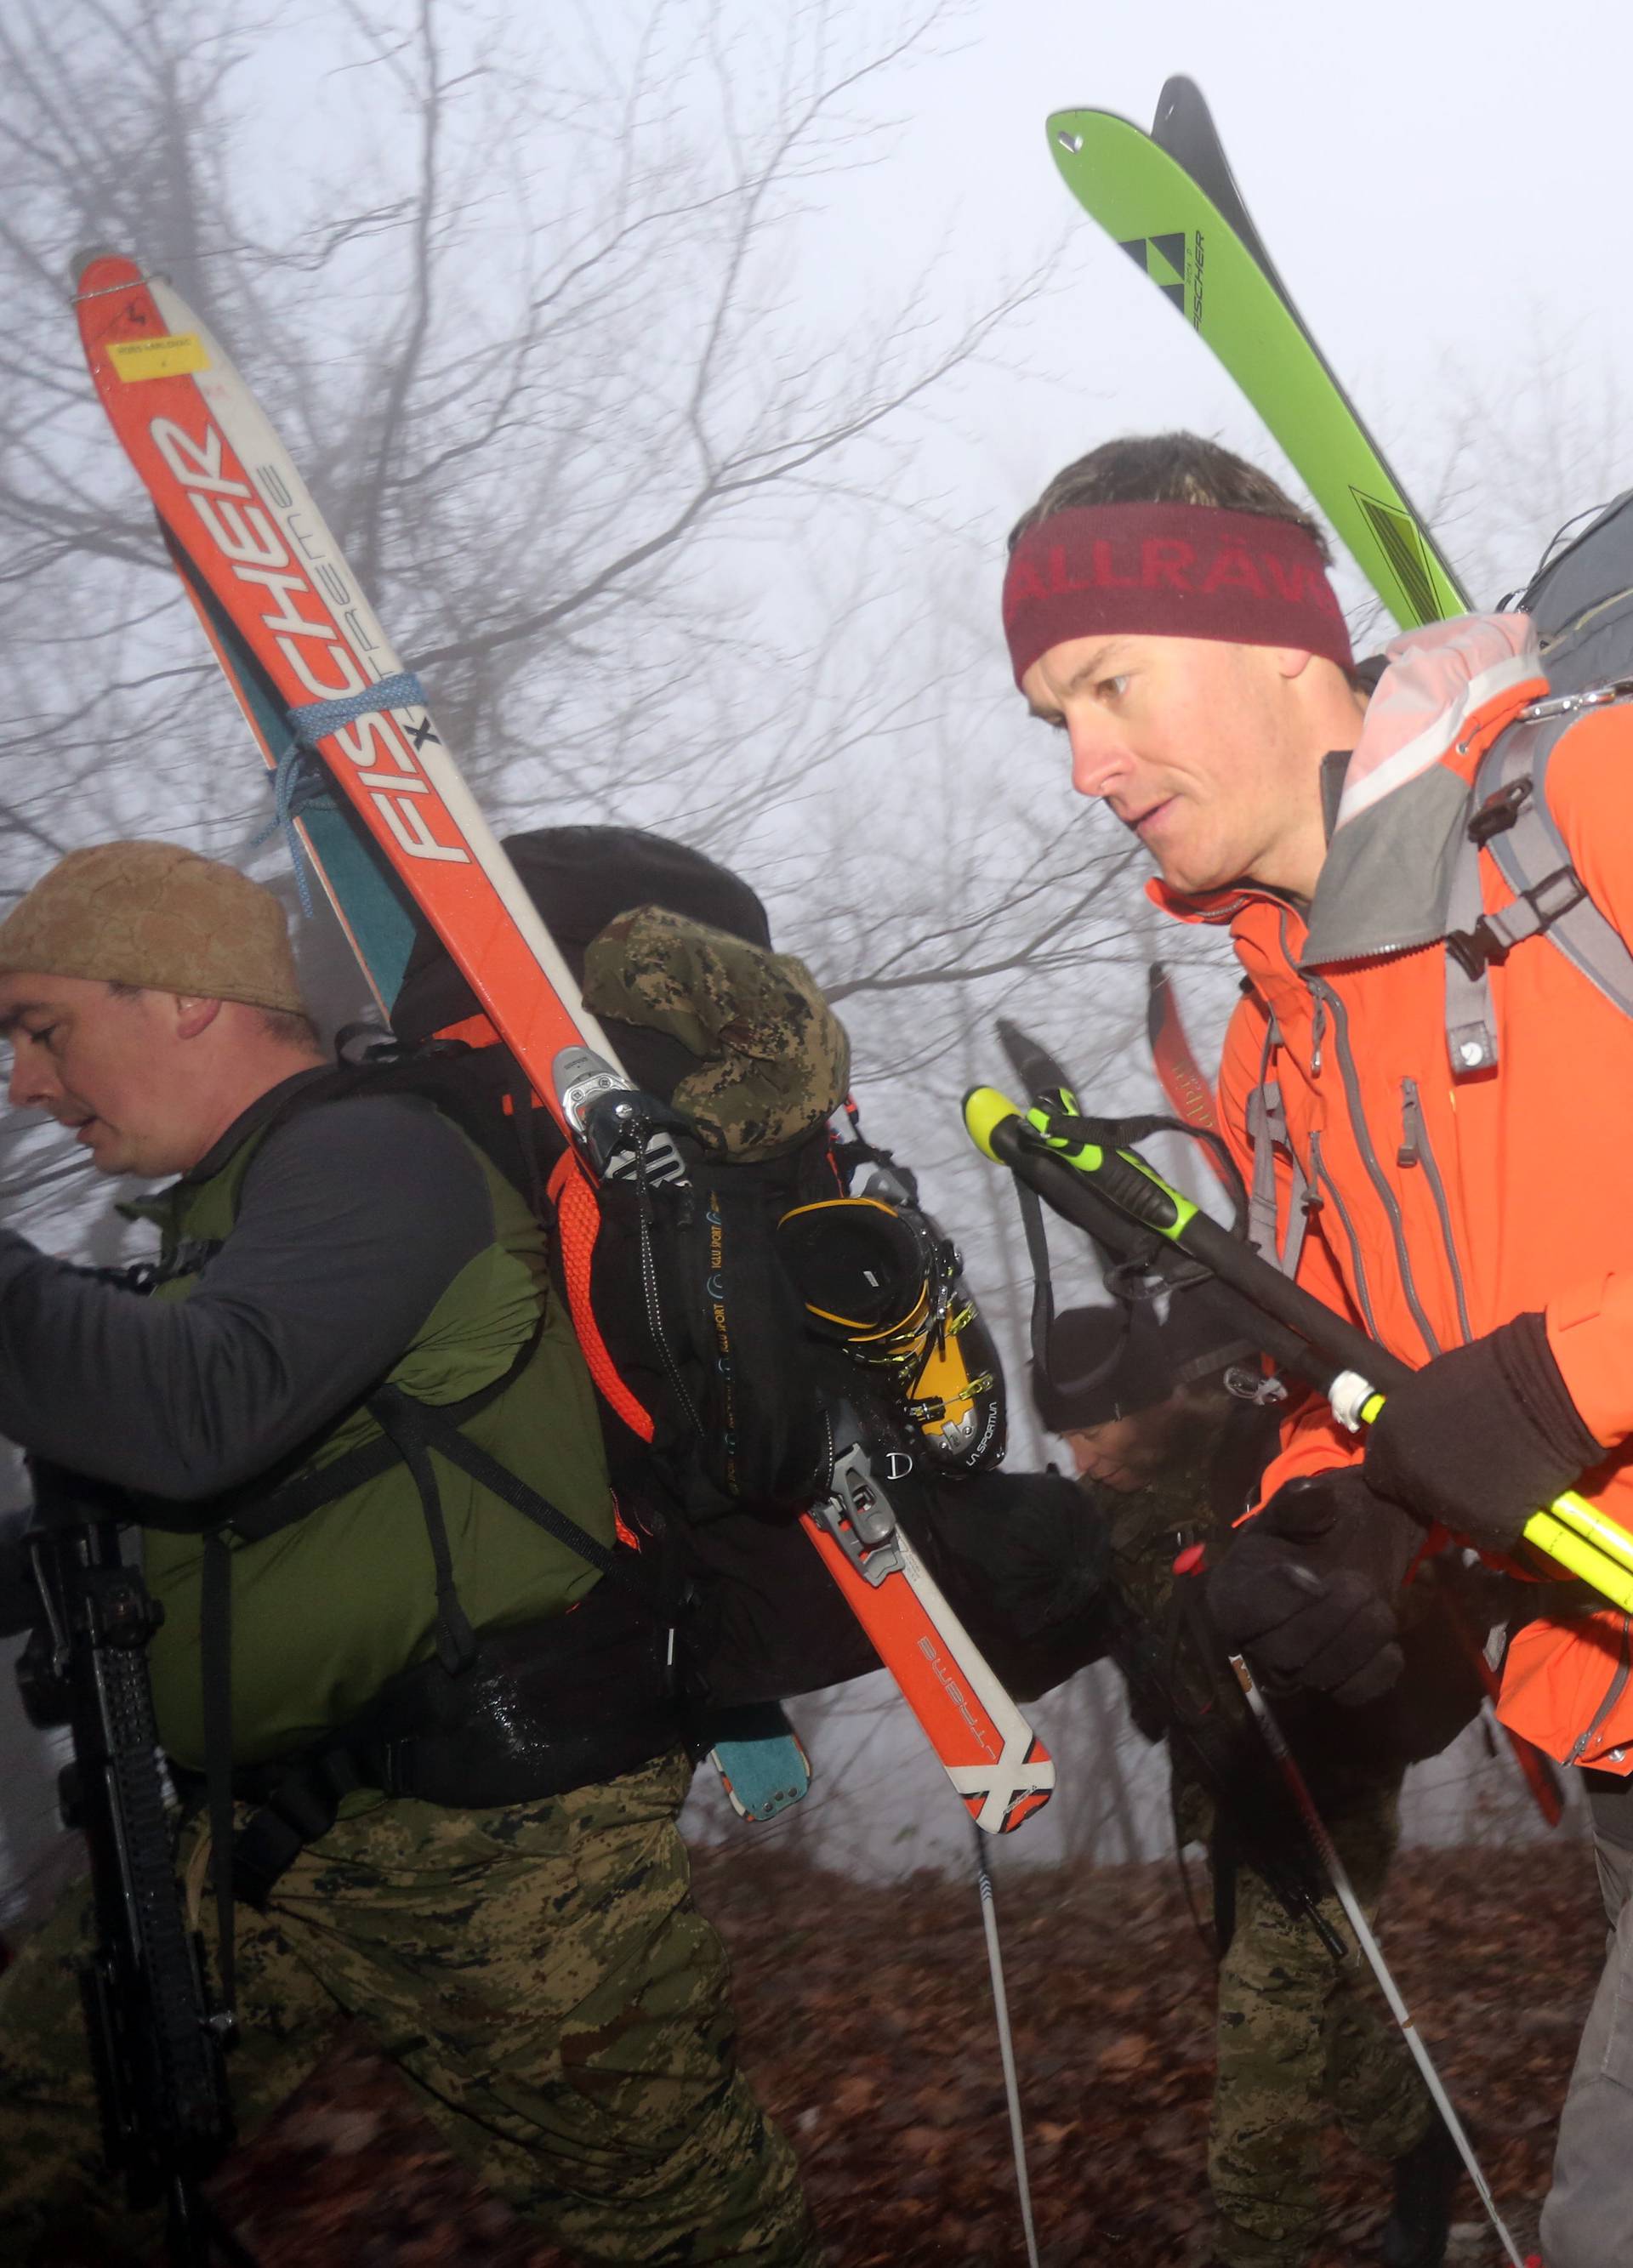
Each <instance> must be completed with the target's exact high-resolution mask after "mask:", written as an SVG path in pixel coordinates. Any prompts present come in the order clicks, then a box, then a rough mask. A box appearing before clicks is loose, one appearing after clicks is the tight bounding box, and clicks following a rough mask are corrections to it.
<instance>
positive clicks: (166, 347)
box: [107, 331, 210, 379]
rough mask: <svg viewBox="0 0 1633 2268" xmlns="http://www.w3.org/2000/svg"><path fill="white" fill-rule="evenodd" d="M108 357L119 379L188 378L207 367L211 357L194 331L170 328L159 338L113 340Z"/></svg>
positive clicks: (109, 345) (110, 343)
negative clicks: (170, 329)
mask: <svg viewBox="0 0 1633 2268" xmlns="http://www.w3.org/2000/svg"><path fill="white" fill-rule="evenodd" d="M107 352H108V358H109V360H110V361H111V362H112V364H113V365H114V368H115V370H116V371H117V372H119V375H120V376H121V378H122V379H138V378H187V377H188V376H189V375H190V374H191V373H192V372H194V371H196V370H208V369H209V367H210V357H209V356H208V355H207V354H206V353H205V351H204V342H203V339H201V338H200V337H199V335H198V334H197V332H196V331H170V332H167V333H166V335H165V336H164V337H163V338H159V339H115V340H112V341H110V342H109V344H108V350H107Z"/></svg>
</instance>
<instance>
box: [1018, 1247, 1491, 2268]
mask: <svg viewBox="0 0 1633 2268" xmlns="http://www.w3.org/2000/svg"><path fill="white" fill-rule="evenodd" d="M1046 1352H1047V1359H1046V1364H1043V1365H1039V1364H1038V1363H1034V1365H1033V1367H1032V1395H1033V1401H1034V1403H1035V1405H1036V1408H1037V1410H1038V1417H1039V1418H1040V1419H1041V1421H1042V1422H1043V1424H1044V1425H1046V1426H1047V1427H1048V1428H1049V1430H1050V1431H1051V1432H1053V1433H1056V1434H1058V1435H1059V1436H1060V1440H1062V1441H1063V1442H1064V1443H1065V1444H1066V1447H1067V1449H1068V1452H1069V1453H1070V1455H1071V1458H1072V1462H1073V1464H1074V1466H1075V1469H1076V1470H1077V1473H1078V1474H1079V1476H1081V1479H1082V1483H1083V1487H1084V1488H1085V1490H1087V1491H1089V1492H1090V1494H1091V1495H1093V1496H1094V1497H1095V1498H1096V1499H1097V1501H1098V1502H1099V1503H1100V1505H1101V1506H1102V1507H1103V1508H1104V1513H1105V1520H1106V1522H1107V1526H1108V1528H1109V1532H1110V1537H1111V1575H1110V1579H1109V1589H1110V1591H1111V1593H1112V1594H1113V1596H1115V1597H1116V1598H1117V1599H1118V1601H1119V1602H1120V1605H1121V1609H1122V1610H1121V1612H1120V1614H1119V1616H1118V1617H1117V1622H1116V1631H1117V1635H1116V1638H1114V1639H1113V1642H1112V1648H1111V1652H1112V1659H1113V1660H1114V1661H1117V1663H1118V1665H1119V1668H1121V1669H1122V1671H1123V1673H1124V1676H1125V1681H1126V1683H1127V1688H1128V1697H1129V1705H1130V1712H1131V1714H1132V1716H1133V1718H1134V1722H1135V1724H1136V1726H1137V1727H1138V1728H1139V1729H1140V1731H1142V1733H1143V1734H1145V1735H1146V1737H1147V1738H1148V1739H1165V1740H1166V1741H1167V1742H1168V1748H1169V1757H1170V1767H1171V1789H1172V1800H1173V1811H1174V1823H1175V1836H1176V1840H1177V1842H1178V1844H1179V1846H1180V1848H1181V1850H1182V1851H1183V1848H1184V1846H1185V1845H1187V1844H1201V1845H1204V1846H1205V1848H1206V1850H1207V1853H1208V1871H1209V1877H1210V1880H1211V1882H1212V1886H1213V1920H1214V1936H1215V1944H1216V1951H1217V1955H1218V1962H1219V1971H1218V1975H1219V1985H1218V1993H1219V1997H1218V2014H1217V2020H1216V2031H1215V2051H1216V2077H1215V2085H1214V2102H1213V2112H1212V2117H1211V2121H1210V2125H1209V2131H1208V2186H1209V2189H1210V2191H1211V2193H1212V2198H1213V2205H1214V2214H1215V2224H1214V2257H1215V2260H1216V2263H1218V2264H1219V2268H1303V2264H1304V2262H1306V2261H1307V2260H1308V2259H1309V2258H1310V2256H1311V2253H1312V2250H1313V2248H1314V2247H1315V2245H1316V2244H1317V2243H1318V2242H1319V2238H1320V2235H1321V2232H1322V2227H1323V2214H1322V2208H1321V2199H1320V2188H1319V2177H1320V2162H1321V2145H1322V2137H1323V2134H1324V2132H1325V2131H1326V2129H1327V2128H1328V2127H1329V2126H1330V2125H1332V2124H1338V2125H1340V2126H1341V2127H1342V2129H1343V2130H1344V2132H1346V2134H1348V2135H1349V2139H1351V2141H1353V2142H1354V2143H1355V2144H1356V2146H1357V2147H1359V2148H1360V2149H1361V2150H1363V2152H1365V2153H1366V2154H1367V2155H1369V2156H1370V2157H1371V2158H1373V2159H1375V2160H1378V2161H1380V2162H1382V2163H1385V2164H1387V2165H1389V2166H1390V2168H1391V2169H1392V2172H1393V2205H1392V2210H1391V2213H1390V2216H1389V2219H1388V2221H1387V2222H1386V2224H1385V2229H1384V2232H1383V2236H1382V2239H1381V2250H1380V2254H1379V2257H1380V2258H1381V2259H1382V2260H1383V2261H1384V2262H1385V2263H1386V2264H1387V2268H1434V2264H1436V2263H1438V2262H1439V2261H1440V2260H1441V2259H1443V2257H1445V2246H1446V2241H1447V2235H1448V2231H1449V2228H1450V2225H1451V2207H1452V2196H1453V2193H1454V2191H1455V2189H1456V2185H1457V2180H1458V2176H1459V2161H1458V2158H1457V2155H1456V2152H1455V2149H1454V2147H1453V2146H1452V2141H1451V2139H1450V2137H1449V2136H1448V2135H1447V2134H1446V2132H1445V2127H1444V2126H1443V2125H1442V2124H1441V2123H1440V2120H1439V2119H1438V2117H1436V2115H1435V2112H1434V2109H1433V2105H1432V2104H1431V2102H1430V2099H1429V2096H1428V2095H1427V2093H1426V2092H1425V2091H1424V2088H1423V2085H1422V2080H1421V2079H1420V2078H1419V2077H1418V2074H1417V2071H1416V2068H1415V2066H1414V2064H1413V2062H1412V2059H1411V2057H1410V2055H1409V2054H1408V2051H1407V2047H1406V2043H1405V2042H1404V2040H1403V2039H1402V2038H1401V2036H1400V2032H1399V2030H1398V2029H1397V2028H1396V2027H1395V2025H1394V2023H1393V2020H1392V2019H1391V2018H1390V2016H1389V2014H1388V2012H1387V2010H1386V2009H1385V2007H1384V2004H1383V2002H1382V2000H1381V1999H1379V1998H1378V1992H1377V1990H1376V1987H1375V1985H1373V1983H1372V1979H1371V1973H1370V1971H1369V1970H1367V1969H1366V1967H1365V1965H1364V1963H1363V1961H1362V1958H1361V1955H1360V1954H1359V1951H1358V1949H1357V1948H1356V1946H1355V1944H1354V1941H1353V1940H1352V1939H1351V1937H1350V1935H1349V1931H1348V1928H1347V1926H1346V1924H1345V1922H1344V1919H1343V1916H1342V1913H1341V1910H1340V1908H1339V1906H1338V1904H1337V1901H1336V1899H1335V1898H1334V1896H1333V1895H1332V1892H1331V1890H1330V1888H1328V1887H1327V1886H1326V1883H1325V1882H1324V1881H1323V1880H1322V1879H1321V1877H1320V1875H1319V1872H1318V1870H1317V1867H1316V1864H1315V1860H1314V1854H1313V1852H1312V1851H1311V1848H1310V1845H1309V1838H1308V1837H1307V1835H1306V1834H1305V1832H1304V1828H1303V1827H1302V1825H1301V1824H1300V1823H1299V1821H1298V1819H1297V1815H1296V1814H1295V1813H1294V1812H1293V1810H1292V1808H1291V1806H1290V1804H1289V1802H1288V1801H1287V1800H1286V1797H1285V1795H1284V1793H1282V1789H1281V1786H1280V1785H1279V1783H1278V1782H1277V1781H1276V1779H1275V1775H1274V1772H1273V1771H1272V1769H1271V1767H1270V1764H1269V1759H1268V1756H1267V1754H1266V1752H1265V1750H1264V1748H1263V1744H1262V1742H1261V1741H1260V1735H1259V1734H1258V1732H1257V1730H1256V1728H1255V1727H1254V1726H1253V1725H1252V1720H1251V1719H1249V1718H1248V1716H1247V1714H1246V1712H1245V1707H1244V1705H1243V1703H1242V1697H1241V1694H1240V1691H1239V1690H1238V1686H1237V1684H1236V1681H1235V1678H1234V1677H1233V1676H1232V1675H1231V1673H1230V1669H1229V1668H1228V1667H1227V1665H1226V1661H1225V1657H1224V1652H1223V1647H1222V1646H1220V1645H1219V1644H1218V1642H1217V1639H1216V1637H1215V1635H1214V1634H1213V1632H1212V1631H1211V1629H1210V1628H1209V1626H1208V1621H1207V1615H1206V1609H1205V1608H1204V1607H1203V1605H1202V1602H1201V1596H1200V1592H1201V1585H1202V1580H1203V1577H1202V1570H1203V1567H1204V1565H1205V1564H1206V1562H1207V1561H1208V1560H1218V1559H1220V1558H1221V1557H1223V1555H1224V1554H1225V1552H1226V1551H1227V1550H1229V1548H1230V1538H1231V1534H1232V1522H1233V1521H1236V1520H1237V1519H1238V1518H1239V1517H1240V1516H1241V1514H1242V1513H1245V1511H1246V1509H1247V1506H1249V1504H1250V1503H1251V1502H1252V1498H1253V1493H1254V1490H1255V1488H1256V1486H1257V1483H1258V1479H1259V1475H1260V1471H1261V1470H1262V1469H1263V1467H1264V1465H1265V1463H1266V1462H1267V1459H1268V1458H1269V1457H1270V1455H1272V1454H1274V1451H1275V1445H1276V1436H1277V1423H1276V1421H1277V1415H1278V1410H1277V1405H1276V1404H1275V1403H1273V1402H1264V1401H1259V1400H1253V1399H1244V1398H1243V1395H1244V1394H1245V1395H1252V1394H1254V1392H1255V1390H1256V1384H1255V1382H1256V1381H1257V1380H1258V1378H1259V1373H1258V1372H1257V1370H1256V1369H1253V1370H1251V1371H1250V1370H1249V1369H1247V1368H1246V1367H1245V1366H1246V1365H1247V1364H1248V1363H1249V1362H1250V1361H1251V1360H1252V1355H1253V1350H1252V1346H1251V1345H1250V1344H1249V1343H1248V1342H1247V1341H1246V1340H1245V1338H1244V1337H1243V1336H1242V1334H1241V1331H1240V1329H1239V1327H1238V1325H1237V1323H1236V1322H1235V1321H1234V1319H1233V1317H1232V1316H1231V1315H1230V1313H1229V1312H1228V1311H1227V1310H1225V1309H1224V1308H1223V1306H1222V1304H1221V1303H1220V1302H1219V1300H1218V1299H1217V1297H1216V1294H1215V1293H1214V1292H1213V1291H1212V1290H1211V1289H1210V1288H1209V1287H1208V1286H1206V1285H1195V1286H1186V1287H1182V1288H1177V1289H1174V1290H1172V1291H1171V1292H1166V1293H1164V1294H1159V1296H1158V1298H1157V1299H1142V1300H1136V1301H1134V1303H1133V1304H1132V1306H1126V1305H1125V1304H1124V1303H1122V1302H1120V1301H1114V1302H1110V1303H1107V1304H1105V1305H1103V1306H1099V1307H1075V1308H1069V1309H1068V1310H1067V1311H1066V1312H1064V1313H1063V1314H1060V1315H1059V1316H1057V1317H1056V1318H1055V1321H1054V1324H1053V1329H1052V1330H1051V1332H1050V1335H1049V1338H1048V1343H1047V1350H1046ZM1232 1385H1234V1386H1236V1387H1237V1388H1238V1389H1239V1390H1238V1392H1237V1393H1232V1391H1231V1390H1230V1389H1231V1387H1232ZM1176 1563H1178V1564H1176ZM1464 1700H1465V1701H1466V1702H1468V1703H1472V1705H1473V1706H1474V1707H1477V1706H1478V1697H1477V1694H1476V1693H1475V1691H1474V1689H1473V1686H1472V1683H1470V1684H1469V1686H1468V1687H1467V1690H1466V1692H1465V1695H1464ZM1283 1713H1284V1718H1285V1729H1286V1730H1287V1731H1288V1733H1289V1738H1290V1739H1291V1740H1292V1741H1293V1742H1294V1745H1295V1747H1296V1749H1297V1755H1298V1757H1299V1761H1300V1764H1301V1766H1302V1768H1303V1770H1304V1774H1305V1777H1306V1778H1307V1779H1308V1780H1309V1782H1310V1784H1311V1786H1312V1790H1313V1792H1314V1793H1315V1797H1316V1800H1317V1802H1318V1804H1319V1806H1320V1808H1321V1810H1322V1814H1323V1816H1324V1817H1325V1818H1326V1823H1327V1825H1328V1827H1329V1828H1330V1830H1332V1833H1333V1837H1334V1841H1335V1843H1336V1844H1337V1846H1338V1849H1339V1852H1340V1853H1341V1856H1342V1858H1343V1860H1344V1863H1345V1865H1346V1866H1347V1867H1349V1873H1350V1876H1351V1879H1352V1880H1353V1881H1354V1882H1355V1885H1356V1891H1357V1894H1358V1895H1359V1896H1360V1897H1361V1900H1362V1902H1363V1906H1364V1907H1365V1908H1366V1910H1367V1911H1368V1913H1369V1915H1370V1914H1371V1913H1373V1912H1375V1911H1376V1910H1377V1907H1378V1901H1379V1899H1380V1897H1381V1896H1382V1893H1383V1889H1384V1885H1385V1879H1386V1877H1387V1874H1388V1872H1389V1867H1390V1863H1391V1860H1392V1859H1393V1856H1394V1852H1395V1848H1396V1845H1397V1842H1398V1840H1399V1836H1400V1784H1401V1780H1402V1778H1403V1777H1404V1774H1405V1771H1406V1764H1407V1758H1406V1756H1404V1755H1403V1754H1402V1753H1401V1752H1400V1742H1399V1741H1398V1739H1395V1738H1393V1734H1395V1733H1396V1732H1397V1731H1398V1728H1399V1726H1400V1718H1399V1715H1398V1713H1397V1712H1396V1711H1395V1709H1394V1707H1393V1704H1392V1703H1386V1704H1385V1709H1384V1710H1383V1711H1381V1712H1380V1711H1379V1710H1378V1708H1376V1707H1374V1708H1373V1709H1371V1710H1370V1711H1368V1710H1361V1711H1359V1712H1345V1711H1342V1710H1341V1709H1339V1708H1337V1707H1336V1706H1334V1705H1332V1704H1330V1703H1328V1704H1326V1705H1324V1706H1322V1705H1316V1704H1308V1705H1304V1706H1302V1707H1300V1708H1298V1709H1297V1710H1296V1711H1295V1710H1293V1709H1291V1708H1288V1709H1285V1710H1284V1712H1283ZM1453 1713H1454V1714H1455V1712H1453ZM1469 1713H1472V1709H1471V1710H1470V1712H1469ZM1385 1717H1387V1719H1388V1720H1389V1721H1388V1722H1385V1721H1383V1719H1384V1718H1385ZM1456 1729H1460V1723H1459V1726H1458V1727H1456ZM1447 1737H1450V1734H1449V1733H1448V1734H1447ZM1312 1910H1313V1911H1312ZM1318 1913H1319V1921H1320V1924H1321V1925H1322V1927H1320V1928H1319V1927H1318V1926H1317V1922H1316V1919H1315V1915H1316V1914H1318ZM1323 1929H1325V1930H1326V1932H1330V1933H1332V1939H1328V1938H1326V1937H1325V1936H1324V1934H1323ZM1333 1940H1336V1942H1337V1943H1338V1945H1339V1947H1340V1948H1341V1951H1342V1955H1343V1957H1342V1959H1341V1961H1335V1960H1334V1956H1333V1953H1332V1951H1331V1949H1330V1944H1331V1942H1332V1941H1333Z"/></svg>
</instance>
